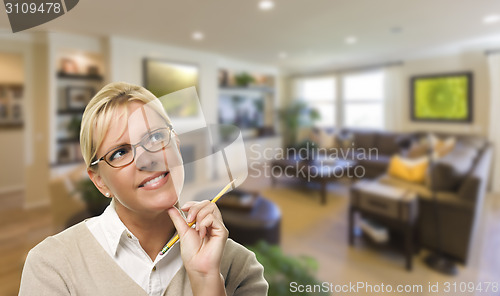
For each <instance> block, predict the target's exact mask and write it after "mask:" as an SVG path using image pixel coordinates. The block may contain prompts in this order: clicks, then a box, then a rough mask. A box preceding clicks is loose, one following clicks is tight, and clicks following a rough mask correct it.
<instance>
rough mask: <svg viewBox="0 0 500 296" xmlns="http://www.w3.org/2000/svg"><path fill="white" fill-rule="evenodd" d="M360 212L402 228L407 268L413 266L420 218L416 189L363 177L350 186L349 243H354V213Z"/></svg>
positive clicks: (389, 225) (380, 221) (393, 226)
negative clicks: (416, 231) (399, 186)
mask: <svg viewBox="0 0 500 296" xmlns="http://www.w3.org/2000/svg"><path fill="white" fill-rule="evenodd" d="M356 212H358V213H360V214H361V215H362V216H363V217H366V218H371V219H374V220H376V221H377V222H379V223H381V224H382V225H384V226H387V227H388V228H390V229H395V230H399V231H402V232H403V234H404V238H405V243H404V246H405V247H404V249H405V256H406V269H407V270H409V271H410V270H411V269H412V259H413V248H414V243H415V242H414V237H415V225H416V221H417V218H418V198H417V195H416V193H414V192H411V191H410V190H407V189H402V188H396V187H394V186H389V185H385V184H382V183H379V182H377V181H360V182H358V183H357V184H355V185H354V186H353V187H352V188H351V196H350V205H349V244H350V245H351V246H353V245H354V215H355V213H356Z"/></svg>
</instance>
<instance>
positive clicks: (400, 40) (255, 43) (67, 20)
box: [0, 0, 500, 72]
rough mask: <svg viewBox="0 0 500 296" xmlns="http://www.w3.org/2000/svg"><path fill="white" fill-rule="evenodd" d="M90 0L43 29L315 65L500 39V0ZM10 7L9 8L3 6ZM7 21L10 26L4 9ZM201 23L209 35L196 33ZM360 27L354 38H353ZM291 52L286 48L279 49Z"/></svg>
mask: <svg viewBox="0 0 500 296" xmlns="http://www.w3.org/2000/svg"><path fill="white" fill-rule="evenodd" d="M258 2H259V0H211V1H210V0H182V1H180V0H176V1H173V0H168V1H165V0H150V1H138V0H119V1H118V0H115V1H109V0H108V1H103V0H82V1H80V2H79V3H78V5H77V6H76V7H75V8H74V9H73V10H71V11H70V12H69V13H67V14H66V15H64V16H62V17H59V18H57V19H55V20H53V21H51V22H48V23H46V24H44V25H42V26H40V27H38V28H37V29H38V30H39V29H42V30H54V31H64V32H73V33H81V34H90V35H99V36H108V35H117V36H123V37H130V38H135V39H141V40H147V41H154V42H161V43H168V44H170V45H176V46H182V47H187V48H192V49H197V50H202V51H208V52H214V53H219V54H222V55H224V56H228V57H233V58H237V59H242V60H246V61H252V62H258V63H262V64H266V65H275V66H277V67H280V68H281V69H282V70H284V71H287V72H310V71H321V70H325V69H336V68H342V67H348V66H353V65H367V64H374V63H383V62H390V61H396V60H401V59H406V58H411V57H413V56H418V55H422V54H425V53H429V52H435V51H438V50H440V49H443V50H444V49H447V50H454V49H455V50H456V49H457V48H458V47H459V46H461V47H464V46H479V45H484V46H496V47H497V48H498V47H500V22H497V23H494V24H489V25H485V24H483V22H482V20H483V18H484V17H485V16H487V15H491V14H498V15H500V0H474V1H472V0H471V1H466V0H418V1H417V0H413V1H410V0H376V1H375V0H274V2H275V7H274V9H272V10H269V11H262V10H259V9H258ZM3 11H4V10H3ZM0 27H4V28H8V27H9V23H8V20H7V16H6V14H5V11H4V12H3V13H2V14H0ZM194 31H201V32H203V34H204V35H205V38H204V39H203V40H201V41H196V40H193V39H192V38H191V35H192V33H193V32H194ZM349 36H356V38H357V40H358V41H357V42H356V43H355V44H346V42H345V39H346V38H347V37H349ZM280 52H286V55H287V57H286V58H280V57H279V53H280Z"/></svg>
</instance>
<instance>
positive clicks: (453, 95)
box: [411, 72, 472, 122]
mask: <svg viewBox="0 0 500 296" xmlns="http://www.w3.org/2000/svg"><path fill="white" fill-rule="evenodd" d="M411 98H412V102H411V106H412V119H413V120H417V121H455V122H470V121H472V73H470V72H463V73H453V74H441V75H431V76H415V77H412V79H411Z"/></svg>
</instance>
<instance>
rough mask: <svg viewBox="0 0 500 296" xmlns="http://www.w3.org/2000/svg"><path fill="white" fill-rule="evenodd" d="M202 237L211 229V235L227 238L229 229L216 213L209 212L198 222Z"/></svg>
mask: <svg viewBox="0 0 500 296" xmlns="http://www.w3.org/2000/svg"><path fill="white" fill-rule="evenodd" d="M197 225H198V228H199V235H200V238H204V237H205V236H206V235H207V232H208V231H209V230H210V236H221V237H225V238H227V236H228V234H229V231H228V230H227V228H226V227H225V226H224V223H222V221H221V220H219V219H218V218H217V217H216V216H215V215H214V214H208V215H207V216H206V217H205V218H204V219H203V220H201V221H200V222H199V223H197Z"/></svg>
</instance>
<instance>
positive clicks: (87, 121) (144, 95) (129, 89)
mask: <svg viewBox="0 0 500 296" xmlns="http://www.w3.org/2000/svg"><path fill="white" fill-rule="evenodd" d="M132 101H138V102H142V103H144V104H148V106H150V107H152V108H153V109H154V110H155V111H156V112H158V114H160V116H162V117H163V118H164V119H165V121H166V122H167V123H168V124H171V122H170V119H169V118H168V116H167V114H166V113H165V110H164V109H163V106H162V105H161V102H160V101H159V100H158V98H156V96H155V95H153V94H152V93H151V92H150V91H148V90H147V89H145V88H144V87H142V86H138V85H133V84H129V83H126V82H113V83H110V84H108V85H106V86H104V87H103V88H102V89H101V90H100V91H99V92H98V93H97V94H96V95H95V96H94V97H93V98H92V100H90V102H89V103H88V105H87V107H86V108H85V111H84V112H83V117H82V126H81V129H80V148H81V150H82V155H83V160H84V161H85V164H86V165H87V167H88V168H91V167H90V164H91V163H92V161H95V160H96V159H94V158H95V157H96V154H97V150H98V149H99V147H100V146H101V144H102V142H103V140H104V137H105V136H106V133H107V132H108V129H109V126H110V125H111V123H112V122H113V120H115V119H116V118H117V116H116V115H118V114H117V110H118V109H119V107H123V106H126V105H127V104H128V103H129V102H132ZM122 109H123V110H122V112H123V114H127V108H122ZM123 128H124V130H125V128H126V126H124V127H123Z"/></svg>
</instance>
